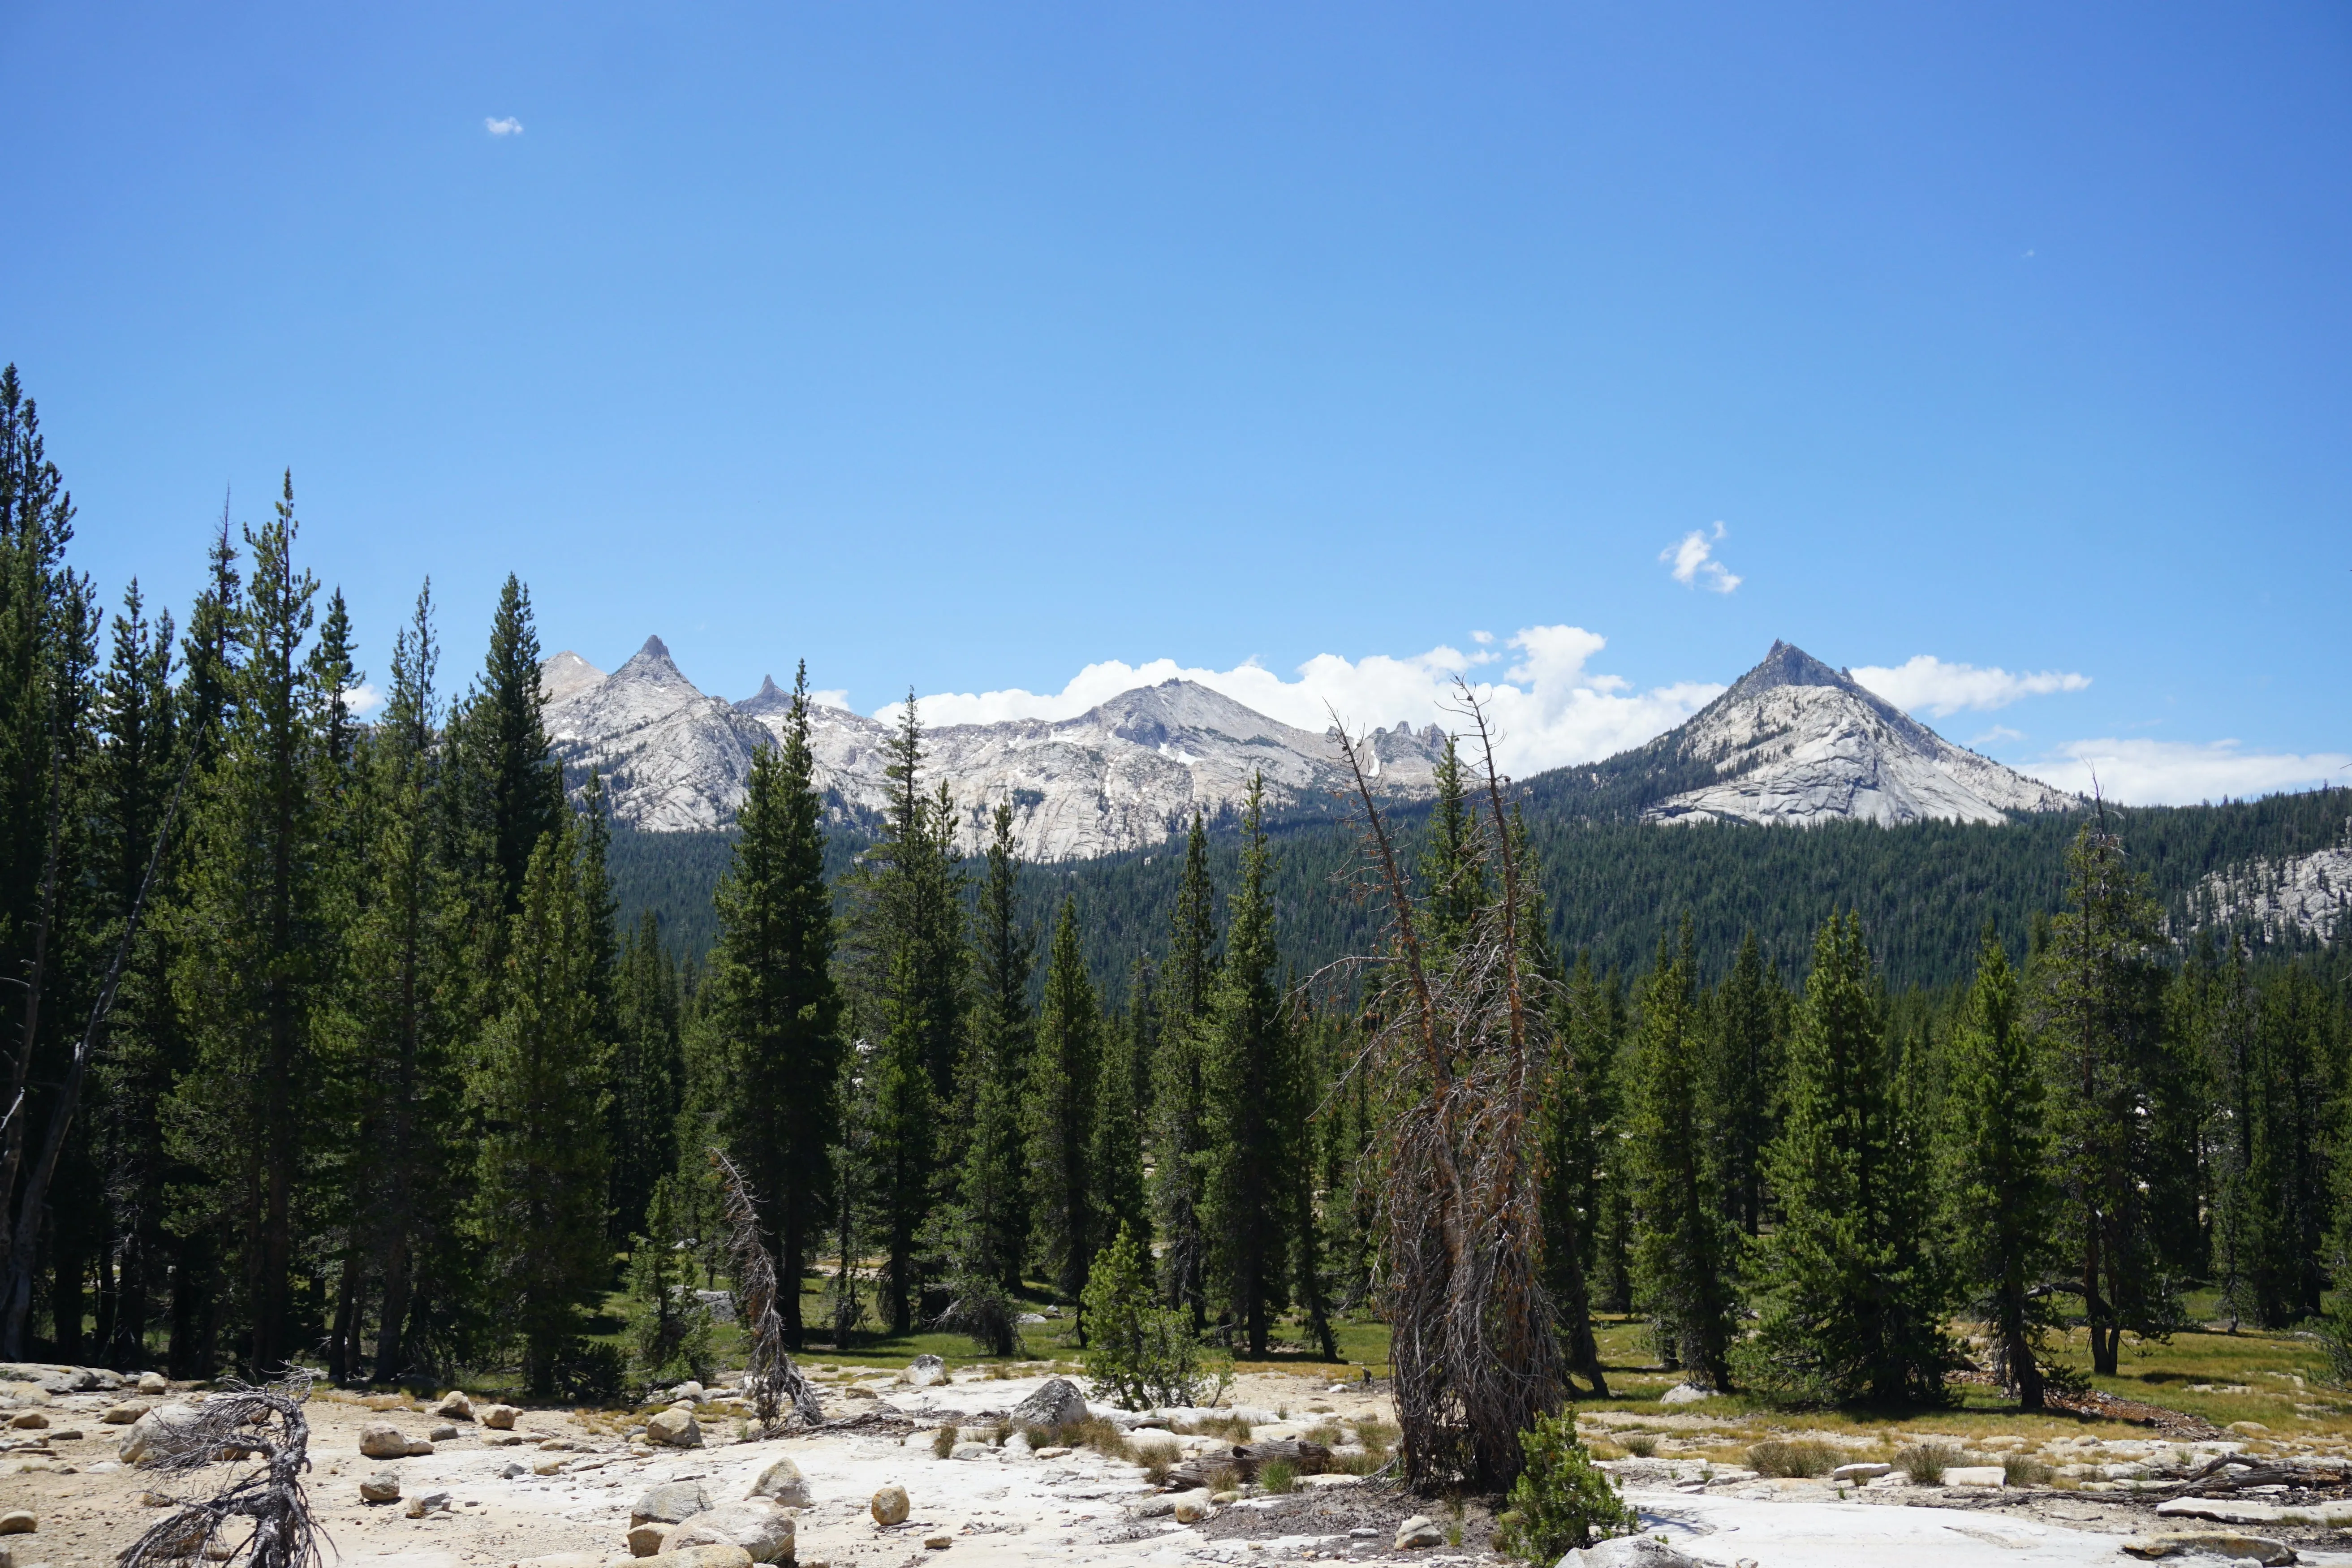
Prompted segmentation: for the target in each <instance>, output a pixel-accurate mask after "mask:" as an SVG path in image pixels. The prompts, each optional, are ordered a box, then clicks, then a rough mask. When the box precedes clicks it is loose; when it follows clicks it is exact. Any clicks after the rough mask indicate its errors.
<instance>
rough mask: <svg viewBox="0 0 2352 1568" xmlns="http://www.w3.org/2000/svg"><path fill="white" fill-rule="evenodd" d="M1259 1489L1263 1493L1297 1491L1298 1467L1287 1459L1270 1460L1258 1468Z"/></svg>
mask: <svg viewBox="0 0 2352 1568" xmlns="http://www.w3.org/2000/svg"><path fill="white" fill-rule="evenodd" d="M1257 1489H1258V1490H1260V1491H1262V1492H1295V1491H1297V1489H1298V1468H1297V1466H1295V1465H1293V1464H1292V1463H1291V1462H1290V1461H1289V1460H1287V1459H1268V1460H1267V1461H1266V1462H1265V1464H1263V1465H1260V1466H1259V1467H1258V1468H1257Z"/></svg>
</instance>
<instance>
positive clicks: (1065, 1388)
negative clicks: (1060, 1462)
mask: <svg viewBox="0 0 2352 1568" xmlns="http://www.w3.org/2000/svg"><path fill="white" fill-rule="evenodd" d="M1086 1418H1087V1401H1086V1396H1085V1395H1084V1394H1080V1393H1079V1392H1078V1385H1077V1384H1075V1383H1072V1382H1071V1381H1070V1380H1069V1379H1068V1378H1066V1377H1054V1378H1048V1379H1046V1380H1045V1386H1044V1387H1042V1388H1040V1389H1039V1390H1037V1392H1036V1393H1034V1394H1031V1395H1030V1396H1029V1397H1028V1398H1026V1399H1024V1400H1023V1401H1022V1402H1021V1403H1020V1404H1018V1405H1014V1406H1013V1425H1014V1426H1053V1427H1062V1426H1076V1425H1077V1424H1078V1423H1079V1422H1081V1421H1084V1420H1085V1419H1086Z"/></svg>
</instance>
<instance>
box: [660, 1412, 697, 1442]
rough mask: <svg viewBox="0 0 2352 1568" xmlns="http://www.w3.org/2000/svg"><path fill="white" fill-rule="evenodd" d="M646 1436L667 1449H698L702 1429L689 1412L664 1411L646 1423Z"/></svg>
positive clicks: (692, 1413)
mask: <svg viewBox="0 0 2352 1568" xmlns="http://www.w3.org/2000/svg"><path fill="white" fill-rule="evenodd" d="M646 1437H647V1438H649V1439H651V1440H652V1441H654V1442H656V1443H659V1444H661V1445H662V1446H663V1447H669V1448H699V1447H702V1427H701V1426H700V1424H698V1422H697V1421H696V1420H695V1419H694V1412H693V1411H691V1410H677V1409H670V1410H665V1411H663V1412H662V1413H661V1414H660V1415H656V1416H655V1417H654V1418H653V1419H652V1420H650V1421H648V1422H646Z"/></svg>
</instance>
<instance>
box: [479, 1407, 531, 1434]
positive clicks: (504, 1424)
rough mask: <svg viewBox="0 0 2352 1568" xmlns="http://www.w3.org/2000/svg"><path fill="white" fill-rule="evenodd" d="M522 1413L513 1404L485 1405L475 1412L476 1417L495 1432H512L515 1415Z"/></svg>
mask: <svg viewBox="0 0 2352 1568" xmlns="http://www.w3.org/2000/svg"><path fill="white" fill-rule="evenodd" d="M521 1414H522V1412H521V1411H520V1410H518V1409H516V1408H515V1407H514V1406H513V1405H483V1406H482V1407H481V1408H480V1409H479V1410H477V1411H475V1412H474V1417H475V1419H476V1420H478V1421H479V1422H480V1423H481V1424H482V1425H483V1426H487V1427H488V1428H489V1429H490V1430H491V1431H493V1432H511V1431H513V1430H514V1424H515V1417H516V1416H518V1415H521Z"/></svg>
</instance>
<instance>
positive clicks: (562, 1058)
mask: <svg viewBox="0 0 2352 1568" xmlns="http://www.w3.org/2000/svg"><path fill="white" fill-rule="evenodd" d="M583 858H584V856H583V840H582V833H581V830H580V828H579V827H578V826H575V825H573V824H572V823H570V822H566V823H565V824H564V825H563V826H561V827H560V828H558V829H557V830H556V831H555V832H553V833H551V834H549V835H548V836H547V837H544V838H542V839H541V841H540V846H539V847H538V849H537V850H535V851H533V853H532V855H531V858H530V864H529V865H528V866H527V867H526V868H525V873H524V878H523V900H522V908H521V910H520V911H518V912H517V914H516V915H515V917H514V924H513V930H512V931H511V933H510V935H509V939H508V942H507V955H508V956H507V975H506V977H505V984H503V985H502V986H501V987H500V990H501V992H502V994H503V995H504V996H505V998H506V1005H505V1006H504V1008H503V1009H502V1010H501V1011H500V1013H499V1016H497V1017H496V1018H495V1019H494V1020H492V1022H491V1025H490V1027H489V1029H488V1033H487V1034H486V1035H485V1037H483V1041H482V1048H481V1057H480V1060H479V1062H478V1065H477V1067H476V1069H475V1073H474V1079H473V1083H472V1086H471V1094H472V1100H473V1103H474V1108H475V1115H476V1116H477V1117H478V1119H479V1121H480V1123H481V1126H482V1129H483V1133H482V1142H481V1152H480V1157H479V1164H478V1170H477V1173H476V1178H475V1180H476V1188H475V1193H474V1197H473V1201H472V1205H471V1207H470V1211H469V1221H470V1227H471V1229H472V1231H473V1234H474V1236H475V1237H476V1238H477V1240H478V1243H479V1245H480V1246H481V1247H482V1256H483V1279H482V1281H481V1283H482V1285H483V1287H484V1289H485V1290H486V1291H487V1292H488V1295H489V1297H490V1299H491V1300H495V1301H496V1302H497V1303H498V1307H499V1319H500V1321H501V1322H502V1323H503V1324H504V1325H505V1326H506V1328H507V1329H508V1331H509V1332H511V1333H512V1334H513V1335H514V1337H515V1338H517V1339H519V1340H520V1342H521V1343H522V1351H523V1377H524V1382H525V1384H527V1385H528V1387H529V1388H530V1392H531V1393H533V1394H539V1395H541V1396H544V1395H547V1394H552V1393H554V1392H555V1391H556V1388H557V1383H558V1378H559V1376H560V1374H561V1371H562V1365H563V1363H565V1362H566V1361H567V1360H569V1359H570V1358H571V1356H572V1354H573V1353H574V1352H573V1345H574V1342H575V1341H576V1339H577V1337H578V1335H579V1332H580V1327H581V1318H582V1312H583V1309H584V1308H585V1307H587V1306H588V1305H590V1304H591V1303H593V1301H594V1300H596V1298H597V1296H598V1294H599V1292H600V1291H601V1290H602V1289H603V1288H604V1283H605V1280H606V1278H607V1269H608V1262H607V1259H608V1256H609V1254H608V1250H607V1247H606V1244H605V1239H604V1195H605V1192H606V1189H607V1183H608V1181H609V1179H610V1173H609V1172H608V1170H607V1167H606V1152H605V1147H604V1114H605V1093H606V1091H605V1088H604V1074H605V1068H606V1063H607V1058H608V1054H609V1051H610V1042H609V1041H606V1040H604V1039H600V1038H598V1037H596V1035H595V1033H594V1026H595V1003H594V981H595V977H594V975H593V974H592V973H590V970H591V966H592V964H593V962H594V945H595V937H594V933H593V931H592V930H591V926H592V923H593V911H592V910H591V909H590V908H589V901H588V899H587V897H586V893H585V890H584V889H583V879H582V869H583Z"/></svg>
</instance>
